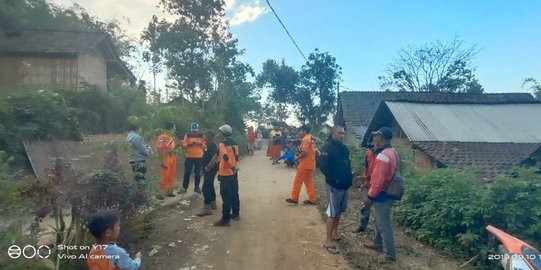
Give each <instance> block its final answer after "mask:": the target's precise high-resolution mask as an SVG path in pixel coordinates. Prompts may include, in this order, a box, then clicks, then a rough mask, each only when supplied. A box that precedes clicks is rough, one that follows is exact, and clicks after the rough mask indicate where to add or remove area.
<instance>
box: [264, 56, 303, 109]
mask: <svg viewBox="0 0 541 270" xmlns="http://www.w3.org/2000/svg"><path fill="white" fill-rule="evenodd" d="M298 83H299V73H298V72H297V71H296V70H295V69H294V68H293V67H291V66H288V65H286V63H285V61H284V60H283V59H282V62H280V64H278V63H277V62H276V61H275V60H273V59H269V60H267V61H265V63H263V69H262V70H261V72H260V73H259V74H258V75H257V77H256V84H257V86H258V87H260V88H262V87H267V88H270V95H269V97H270V98H271V100H272V101H273V102H276V103H279V104H285V103H288V102H291V100H292V97H293V95H294V93H295V92H296V89H297V86H298Z"/></svg>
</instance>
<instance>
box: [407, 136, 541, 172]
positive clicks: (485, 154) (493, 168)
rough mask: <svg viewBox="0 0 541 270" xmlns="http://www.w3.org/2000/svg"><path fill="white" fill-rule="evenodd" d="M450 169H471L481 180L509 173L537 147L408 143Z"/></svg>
mask: <svg viewBox="0 0 541 270" xmlns="http://www.w3.org/2000/svg"><path fill="white" fill-rule="evenodd" d="M412 143H413V145H414V147H415V148H418V149H420V150H422V151H423V152H424V153H426V154H427V155H428V156H431V157H433V158H434V159H436V160H438V161H439V162H441V163H443V164H444V165H445V166H447V167H450V168H464V167H469V166H471V167H473V168H475V169H476V170H477V172H478V174H479V176H481V177H482V178H483V179H484V180H486V181H490V180H494V178H495V177H497V176H498V175H501V174H503V173H507V172H509V170H510V169H512V168H513V167H516V166H519V165H521V163H522V162H523V161H524V160H526V159H528V158H529V157H530V155H532V154H533V153H534V152H535V151H536V150H539V148H540V147H541V143H475V142H473V143H472V142H469V143H468V142H412Z"/></svg>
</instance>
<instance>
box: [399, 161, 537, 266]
mask: <svg viewBox="0 0 541 270" xmlns="http://www.w3.org/2000/svg"><path fill="white" fill-rule="evenodd" d="M402 165H404V164H402ZM405 170H408V166H405ZM407 175H408V176H407V177H406V178H405V179H406V181H405V188H406V192H405V195H404V198H403V199H402V201H400V202H398V203H397V204H396V207H395V208H394V218H395V220H396V222H397V223H398V224H399V225H401V226H404V227H405V232H406V233H407V234H408V235H410V236H414V237H415V238H417V239H418V240H420V241H422V242H425V243H428V244H430V245H432V246H434V247H437V248H440V249H442V250H443V251H444V252H446V253H447V254H448V255H450V256H453V257H456V258H459V259H469V258H472V257H474V256H476V255H479V258H480V259H479V260H477V262H476V264H477V265H478V266H480V267H483V268H486V267H496V268H497V267H498V265H497V263H495V262H493V261H489V260H487V258H488V256H487V255H488V254H496V252H497V251H496V245H495V243H494V241H492V240H493V237H492V236H491V235H490V234H489V233H488V232H487V231H486V229H485V228H486V226H487V225H489V224H491V225H493V226H495V227H498V228H500V229H502V230H504V231H506V232H507V233H509V234H512V235H514V236H516V237H518V238H520V239H521V240H523V241H525V242H527V243H529V244H531V245H534V246H537V247H539V246H541V197H540V196H538V195H537V194H539V192H540V191H541V182H540V180H541V179H540V177H539V176H536V175H535V174H533V172H531V171H528V170H524V169H522V170H517V172H516V173H515V174H514V177H502V178H500V179H498V180H497V181H495V182H494V183H492V184H485V185H483V184H480V182H479V181H478V178H477V177H476V175H475V172H474V170H473V169H471V168H470V169H462V170H459V169H437V170H433V171H430V172H428V173H426V174H422V175H415V174H407Z"/></svg>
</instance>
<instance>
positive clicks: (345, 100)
mask: <svg viewBox="0 0 541 270" xmlns="http://www.w3.org/2000/svg"><path fill="white" fill-rule="evenodd" d="M382 101H407V102H422V103H470V104H471V103H477V104H505V103H524V102H533V101H534V98H533V96H532V95H531V94H529V93H501V94H482V95H471V94H449V93H430V92H341V93H340V94H339V105H338V114H339V115H338V118H342V119H341V121H340V122H343V123H341V124H345V125H346V126H348V127H349V126H368V125H369V124H370V122H371V121H372V117H373V116H374V114H375V113H376V110H377V109H378V107H379V105H380V103H381V102H382Z"/></svg>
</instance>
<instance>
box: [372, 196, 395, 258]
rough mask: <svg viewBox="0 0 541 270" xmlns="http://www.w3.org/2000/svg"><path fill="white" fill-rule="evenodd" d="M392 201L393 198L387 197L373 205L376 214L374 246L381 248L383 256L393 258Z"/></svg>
mask: <svg viewBox="0 0 541 270" xmlns="http://www.w3.org/2000/svg"><path fill="white" fill-rule="evenodd" d="M393 202H394V201H393V200H391V199H388V200H386V201H384V202H374V205H373V206H374V213H375V215H376V233H375V235H374V246H376V247H381V248H383V252H384V253H385V256H387V257H388V258H390V259H393V260H394V259H396V247H395V242H394V235H393V227H392V223H391V208H392V206H393Z"/></svg>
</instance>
